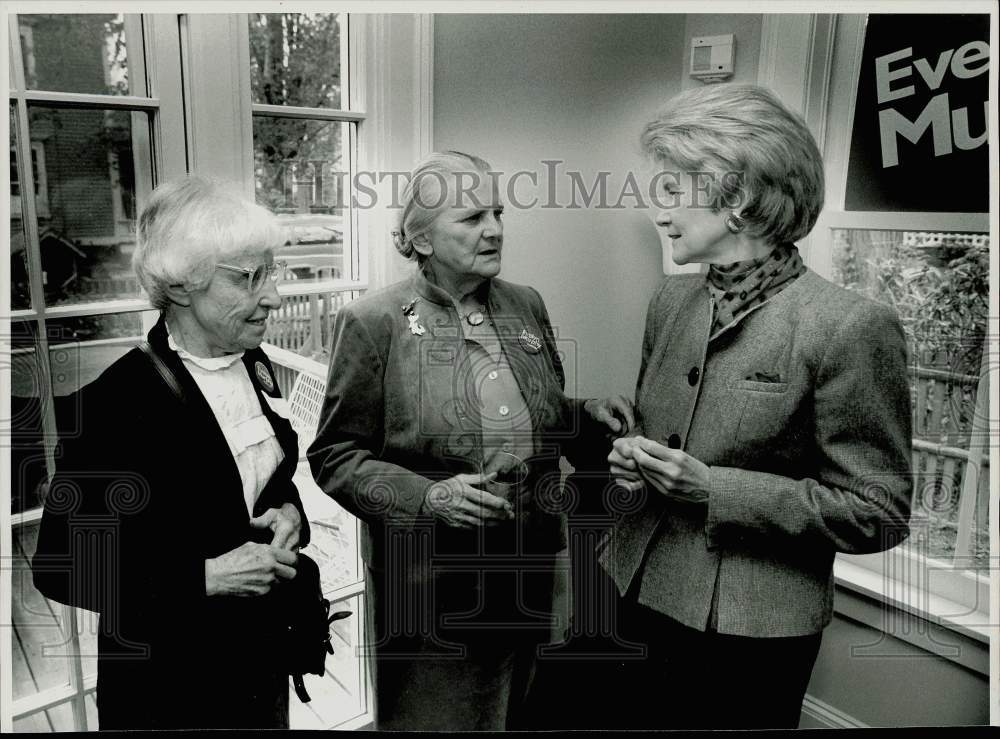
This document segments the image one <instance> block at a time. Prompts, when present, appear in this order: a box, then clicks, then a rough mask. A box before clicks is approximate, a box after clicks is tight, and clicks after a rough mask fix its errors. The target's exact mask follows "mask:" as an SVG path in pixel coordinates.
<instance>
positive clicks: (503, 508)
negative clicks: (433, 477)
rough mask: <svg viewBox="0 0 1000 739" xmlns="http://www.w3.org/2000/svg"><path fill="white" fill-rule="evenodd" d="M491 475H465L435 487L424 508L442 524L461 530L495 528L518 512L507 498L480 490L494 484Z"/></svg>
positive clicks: (430, 489) (438, 483)
mask: <svg viewBox="0 0 1000 739" xmlns="http://www.w3.org/2000/svg"><path fill="white" fill-rule="evenodd" d="M495 477H496V473H495V472H492V473H490V474H489V475H479V474H461V475H455V476H454V477H449V478H448V479H447V480H441V481H440V482H436V483H434V484H433V485H431V486H430V487H429V488H428V489H427V495H426V496H425V497H424V508H425V509H426V510H428V511H430V513H431V514H432V515H433V516H434V518H436V519H438V520H439V521H442V522H444V523H445V524H447V525H448V526H453V527H455V528H460V529H472V528H476V527H479V526H495V525H496V524H498V523H503V522H504V521H509V520H511V519H512V518H514V508H513V507H512V506H511V504H510V503H508V502H507V501H505V500H504V499H503V498H499V497H497V496H496V495H492V494H491V493H488V492H486V491H485V490H480V489H478V488H476V487H474V486H475V485H481V484H482V483H484V482H490V481H491V480H493V479H494V478H495Z"/></svg>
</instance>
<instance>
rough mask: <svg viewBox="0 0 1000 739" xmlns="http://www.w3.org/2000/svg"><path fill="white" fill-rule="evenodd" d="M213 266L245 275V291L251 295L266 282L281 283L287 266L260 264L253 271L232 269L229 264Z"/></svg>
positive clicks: (283, 263)
mask: <svg viewBox="0 0 1000 739" xmlns="http://www.w3.org/2000/svg"><path fill="white" fill-rule="evenodd" d="M215 266H216V267H219V268H220V269H228V270H229V271H230V272H242V273H243V274H245V275H246V276H247V289H248V290H249V291H250V292H251V293H255V292H257V291H258V290H260V289H261V288H263V287H264V282H265V281H266V280H270V281H271V282H275V283H277V282H281V280H283V279H284V277H285V270H286V268H287V266H288V265H287V263H286V262H271V263H270V264H260V265H258V266H256V267H254V268H253V269H246V268H245V267H234V266H233V265H231V264H217V265H215Z"/></svg>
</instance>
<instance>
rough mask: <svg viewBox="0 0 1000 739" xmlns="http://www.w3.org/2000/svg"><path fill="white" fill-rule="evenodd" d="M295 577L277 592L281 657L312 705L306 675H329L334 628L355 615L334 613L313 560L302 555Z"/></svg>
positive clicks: (297, 690)
mask: <svg viewBox="0 0 1000 739" xmlns="http://www.w3.org/2000/svg"><path fill="white" fill-rule="evenodd" d="M298 556H299V559H298V562H296V564H295V572H296V574H295V577H293V578H292V579H291V580H288V581H286V582H283V583H281V584H279V585H278V586H277V588H275V590H274V591H272V592H274V593H275V595H276V596H278V597H279V598H280V608H281V615H282V616H281V617H282V619H283V625H284V633H283V640H284V643H283V644H281V645H280V650H279V654H281V655H282V659H283V660H284V661H285V668H286V669H287V670H288V674H289V675H291V676H292V684H293V685H294V687H295V694H296V695H297V696H298V697H299V700H301V701H302V702H303V703H308V702H309V701H310V698H309V693H308V692H307V691H306V686H305V681H304V677H305V675H320V676H322V675H323V674H325V672H326V656H327V655H328V654H333V644H332V643H331V641H330V624H332V623H333V622H334V621H339V620H340V619H342V618H347V617H348V616H350V615H352V614H351V611H337V612H336V613H333V614H331V613H330V601H328V600H327V599H326V598H324V597H323V589H322V586H321V585H320V579H319V567H318V566H317V564H316V562H315V561H313V559H312V557H310V556H308V555H306V554H302V553H300V554H299V555H298Z"/></svg>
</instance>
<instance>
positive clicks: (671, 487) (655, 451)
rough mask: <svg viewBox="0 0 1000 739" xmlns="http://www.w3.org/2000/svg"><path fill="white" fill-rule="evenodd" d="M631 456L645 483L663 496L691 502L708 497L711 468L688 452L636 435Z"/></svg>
mask: <svg viewBox="0 0 1000 739" xmlns="http://www.w3.org/2000/svg"><path fill="white" fill-rule="evenodd" d="M632 459H633V460H635V463H636V464H637V465H638V466H639V472H640V474H642V476H643V478H644V479H645V480H646V482H647V483H649V484H650V485H652V486H653V487H654V488H655V489H656V490H658V491H659V492H661V493H663V494H664V495H666V496H668V497H670V498H676V499H679V500H685V501H688V502H690V503H704V502H705V501H707V500H708V490H709V488H710V487H711V479H712V478H711V470H709V468H708V465H706V464H704V463H703V462H699V461H698V460H697V459H695V458H694V457H692V456H691V455H690V454H688V453H687V452H682V451H681V450H680V449H670V448H668V447H665V446H663V445H662V444H658V443H657V442H655V441H652V440H651V439H646V438H644V437H642V436H637V437H635V439H634V440H633V445H632Z"/></svg>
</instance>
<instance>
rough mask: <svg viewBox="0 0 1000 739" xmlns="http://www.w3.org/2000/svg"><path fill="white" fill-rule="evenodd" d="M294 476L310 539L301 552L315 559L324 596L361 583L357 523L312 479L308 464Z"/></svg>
mask: <svg viewBox="0 0 1000 739" xmlns="http://www.w3.org/2000/svg"><path fill="white" fill-rule="evenodd" d="M302 468H303V469H301V470H300V471H299V472H298V473H297V474H296V476H295V484H296V487H298V489H299V495H300V496H301V497H302V505H303V507H304V508H305V511H306V518H307V519H308V520H309V529H310V532H311V536H312V538H311V540H310V542H309V546H308V547H306V548H305V549H303V550H302V551H303V552H305V553H306V554H308V555H309V556H310V557H312V558H313V559H314V560H316V564H317V565H319V572H320V580H321V582H322V586H323V592H324V593H327V594H329V593H331V592H332V591H334V590H336V589H337V588H342V587H344V586H345V585H350V584H352V583H356V582H360V581H361V579H362V574H361V572H360V571H359V569H358V520H357V519H356V518H355V517H354V516H352V515H351V514H350V513H348V512H347V511H345V510H344V509H343V508H341V507H340V506H339V505H338V504H337V503H336V502H334V500H333V499H332V498H330V496H328V495H326V494H324V493H323V491H322V490H320V489H319V487H318V486H317V485H316V483H315V482H313V481H312V480H311V479H310V475H309V469H308V465H307V464H303V465H302Z"/></svg>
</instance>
